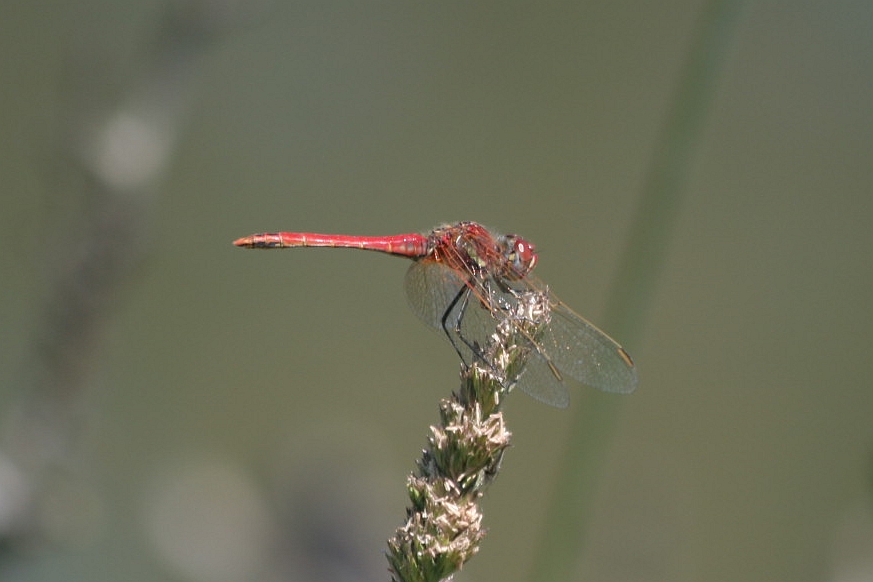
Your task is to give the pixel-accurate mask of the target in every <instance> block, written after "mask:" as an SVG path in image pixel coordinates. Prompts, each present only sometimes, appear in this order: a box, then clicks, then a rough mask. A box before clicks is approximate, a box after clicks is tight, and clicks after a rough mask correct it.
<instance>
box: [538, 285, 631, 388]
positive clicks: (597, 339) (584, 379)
mask: <svg viewBox="0 0 873 582" xmlns="http://www.w3.org/2000/svg"><path fill="white" fill-rule="evenodd" d="M551 304H552V305H551V321H550V322H549V325H548V326H547V328H546V330H545V331H544V332H543V334H542V335H541V336H540V340H539V344H540V346H541V348H542V350H543V357H544V359H546V360H547V361H548V360H550V361H551V363H552V364H553V365H554V367H555V368H557V369H558V370H559V371H560V373H561V374H563V375H567V376H571V377H573V378H575V379H576V380H578V381H579V382H581V383H583V384H585V385H586V386H591V387H593V388H597V389H598V390H602V391H603V392H613V393H618V394H627V393H630V392H633V391H634V390H636V387H637V370H636V368H635V367H634V364H633V361H632V360H631V358H630V356H629V355H628V353H627V352H626V351H624V348H622V347H621V346H620V345H619V344H618V342H616V341H615V340H614V339H612V338H611V337H609V336H608V335H606V334H605V333H604V332H602V331H601V330H599V329H598V328H597V327H596V326H595V325H594V324H592V323H590V322H588V321H587V320H585V319H584V318H582V317H581V316H579V315H577V314H576V313H574V312H573V310H571V309H570V308H569V307H567V306H566V305H564V303H563V302H561V301H559V300H558V299H556V298H554V297H553V298H552V301H551ZM545 367H546V369H547V370H548V371H551V370H550V368H549V366H548V365H546V366H545Z"/></svg>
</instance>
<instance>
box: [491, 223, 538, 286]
mask: <svg viewBox="0 0 873 582" xmlns="http://www.w3.org/2000/svg"><path fill="white" fill-rule="evenodd" d="M500 246H501V249H502V251H503V256H504V257H506V267H507V271H508V272H507V273H506V275H507V276H508V277H510V278H511V279H521V278H522V277H524V276H525V275H527V274H528V273H530V272H531V271H533V268H534V267H535V266H536V264H537V253H536V250H535V249H534V246H533V244H531V243H529V242H527V241H526V240H525V239H523V238H521V237H520V236H517V235H514V234H508V235H506V236H504V237H503V239H502V240H501V245H500Z"/></svg>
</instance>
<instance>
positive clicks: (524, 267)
mask: <svg viewBox="0 0 873 582" xmlns="http://www.w3.org/2000/svg"><path fill="white" fill-rule="evenodd" d="M233 244H235V245H236V246H238V247H246V248H253V249H275V248H294V247H343V248H356V249H364V250H370V251H378V252H381V253H387V254H390V255H395V256H400V257H407V258H410V259H412V260H413V261H415V262H414V263H413V264H412V266H410V267H409V270H408V271H407V273H406V281H405V288H406V295H407V298H408V299H409V304H410V306H411V307H412V310H413V311H414V312H415V313H416V315H418V317H420V318H421V319H422V320H423V321H424V322H425V323H426V324H428V325H430V326H431V327H433V328H435V329H437V330H440V331H442V332H444V333H445V335H446V337H447V338H448V339H449V341H450V342H451V343H452V345H453V346H454V347H455V350H456V351H457V352H458V354H459V355H460V356H461V358H462V360H464V362H465V363H466V364H468V365H469V364H470V363H472V361H473V360H475V359H476V358H477V357H479V354H480V352H479V347H480V346H482V345H484V343H485V342H486V341H487V340H488V338H490V337H491V335H492V334H493V333H494V330H495V329H496V327H497V324H498V322H500V321H502V320H505V319H507V317H509V314H510V313H511V312H512V310H513V307H515V306H516V305H517V304H518V302H519V298H520V297H522V294H524V293H526V292H535V293H541V294H544V296H545V297H547V298H548V304H549V308H550V309H549V315H548V318H549V319H548V324H547V325H546V326H545V329H544V330H543V331H542V333H538V334H537V336H536V339H533V338H530V337H529V336H527V337H528V338H529V340H530V342H531V345H530V346H529V347H530V348H531V355H530V357H529V360H528V362H527V365H526V367H525V369H524V370H523V372H522V373H521V375H520V377H519V378H518V379H517V385H518V386H519V387H520V388H521V389H522V390H524V391H525V392H527V393H528V394H530V395H531V396H533V397H534V398H536V399H537V400H540V401H542V402H545V403H546V404H550V405H552V406H557V407H559V408H564V407H566V406H567V404H568V403H569V400H570V398H569V394H568V391H567V387H566V382H567V380H568V379H574V380H576V381H578V382H581V383H582V384H585V385H588V386H592V387H594V388H597V389H599V390H602V391H604V392H615V393H622V394H626V393H629V392H633V391H634V390H635V389H636V387H637V372H636V368H635V367H634V363H633V360H631V357H630V355H629V354H628V353H627V352H626V351H625V350H624V348H622V347H621V346H620V345H619V344H618V343H617V342H616V341H615V340H613V339H612V338H610V337H609V336H608V335H606V334H605V333H604V332H602V331H601V330H599V329H598V328H597V327H595V326H594V325H593V324H591V323H590V322H588V321H587V320H586V319H584V318H582V317H581V316H579V315H577V314H576V313H575V312H573V310H571V309H570V308H569V307H567V306H566V305H565V304H564V303H563V302H561V301H560V300H559V299H558V298H557V297H555V296H554V295H553V294H552V293H551V292H550V291H549V290H548V287H546V286H545V285H543V284H542V283H541V282H540V281H539V280H538V279H536V277H534V276H533V275H532V274H531V271H532V270H533V268H534V266H535V265H536V263H537V255H536V252H535V250H534V246H533V245H532V244H531V243H529V242H527V241H526V240H525V239H523V238H521V237H519V236H516V235H497V234H495V233H492V232H490V231H489V230H488V229H486V228H485V227H484V226H482V225H480V224H478V223H475V222H459V223H456V224H448V225H443V226H440V227H438V228H436V229H434V230H433V231H432V232H430V233H429V234H427V235H422V234H417V233H416V234H399V235H394V236H349V235H337V234H314V233H304V232H277V233H261V234H253V235H251V236H246V237H243V238H240V239H237V240H236V241H234V243H233Z"/></svg>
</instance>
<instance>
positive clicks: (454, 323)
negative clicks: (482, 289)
mask: <svg viewBox="0 0 873 582" xmlns="http://www.w3.org/2000/svg"><path fill="white" fill-rule="evenodd" d="M469 297H470V288H469V287H467V286H466V285H465V286H463V287H461V288H460V289H458V292H457V294H455V296H454V298H453V299H452V300H451V301H450V302H449V305H448V306H447V307H446V310H445V312H444V313H443V316H442V318H441V319H440V325H441V326H442V328H443V332H444V333H445V334H446V337H447V338H448V339H449V342H451V344H452V347H453V348H455V351H456V352H457V353H458V357H460V358H461V361H462V362H464V364H465V365H468V366H469V365H470V364H472V363H473V362H472V359H470V361H469V362H468V361H467V357H466V356H465V355H464V353H463V352H462V351H461V346H460V345H459V344H458V341H459V340H460V342H461V343H462V344H463V345H464V346H466V347H467V349H469V350H470V351H471V352H472V353H473V354H474V355H477V351H478V350H476V349H475V347H474V346H472V345H470V342H469V341H467V339H466V338H464V335H463V334H462V333H461V321H462V320H463V319H464V313H465V312H466V311H467V305H468V304H469ZM456 311H457V313H456V314H453V313H454V312H456Z"/></svg>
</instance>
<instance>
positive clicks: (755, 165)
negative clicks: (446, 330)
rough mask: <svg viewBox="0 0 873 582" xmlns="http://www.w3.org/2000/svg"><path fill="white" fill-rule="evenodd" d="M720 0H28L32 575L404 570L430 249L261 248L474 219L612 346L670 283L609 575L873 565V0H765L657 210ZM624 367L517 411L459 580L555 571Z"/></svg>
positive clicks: (6, 467)
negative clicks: (545, 565)
mask: <svg viewBox="0 0 873 582" xmlns="http://www.w3.org/2000/svg"><path fill="white" fill-rule="evenodd" d="M710 6H711V5H710V4H708V3H706V2H694V1H688V0H686V1H672V2H658V3H649V4H644V3H638V2H606V1H595V2H586V3H575V4H574V3H561V2H546V3H538V4H536V5H528V4H526V3H520V2H509V3H507V2H500V3H498V2H477V3H472V4H470V3H463V2H454V3H445V2H441V3H359V2H306V1H304V2H295V3H289V2H268V1H267V0H256V1H250V2H238V1H234V0H211V1H210V0H175V1H167V2H152V3H146V2H118V1H117V0H115V1H112V2H109V1H105V0H104V1H96V0H90V1H86V2H78V3H67V2H39V3H35V2H21V1H15V0H13V1H10V2H6V3H4V6H3V8H2V9H0V15H2V18H0V78H2V79H3V83H2V85H3V87H2V90H0V98H2V101H0V127H2V133H0V136H2V137H0V148H2V151H0V176H2V177H3V182H2V196H3V204H2V208H3V211H2V213H0V237H2V238H0V241H2V244H0V273H2V277H0V334H2V335H0V341H2V350H0V358H2V359H0V578H2V579H3V580H10V581H16V582H18V581H43V582H51V581H61V580H63V581H68V580H89V581H103V580H106V581H109V580H119V579H124V580H130V581H138V580H143V581H146V580H149V581H168V582H183V581H194V582H199V581H218V582H222V581H232V580H233V581H271V582H272V581H280V580H301V581H319V580H333V581H336V580H342V581H345V580H348V581H353V580H367V581H369V580H387V579H388V574H387V571H386V569H387V564H386V562H385V560H384V556H383V551H384V548H385V540H386V539H387V538H388V537H389V536H390V535H391V534H392V533H393V531H394V528H395V527H397V526H398V525H400V524H401V522H402V520H403V518H404V508H405V506H406V495H405V487H404V482H405V476H406V474H407V473H408V472H409V471H410V470H412V468H413V463H414V460H415V459H416V458H417V457H418V455H419V452H420V449H421V447H422V446H424V444H425V439H426V435H427V427H428V425H429V424H431V423H433V422H436V420H437V403H438V400H439V399H440V398H441V397H444V396H447V395H448V393H449V392H450V391H451V390H452V389H454V388H455V386H456V382H457V374H458V365H457V361H456V356H455V355H454V354H453V352H452V350H451V349H450V347H449V346H448V345H447V344H446V343H445V342H444V341H443V340H442V339H440V338H439V337H438V336H437V335H436V334H433V333H430V332H428V331H427V330H426V328H425V327H424V326H422V325H421V324H420V323H419V322H418V321H417V319H416V317H415V316H414V315H413V314H412V313H411V312H410V311H409V310H408V309H407V308H406V305H405V299H404V294H403V289H402V281H403V275H404V271H405V268H406V266H407V265H406V264H405V263H404V262H403V261H401V260H398V259H394V258H391V257H385V256H380V255H377V254H370V253H358V252H354V251H338V250H324V249H312V250H305V251H285V252H274V253H254V252H250V251H243V250H240V249H236V248H234V247H233V246H232V245H231V241H232V240H233V239H235V238H237V237H239V236H243V235H247V234H250V233H253V232H262V231H271V230H303V231H315V232H340V233H349V234H396V233H401V232H408V231H427V230H429V229H430V228H432V227H433V226H435V225H437V224H440V223H442V222H448V221H457V220H476V221H480V222H482V223H484V224H486V225H489V226H491V227H493V228H495V229H498V230H501V231H503V232H517V233H520V234H523V235H524V236H525V237H526V238H528V239H530V240H531V241H533V242H534V243H536V244H537V247H538V250H539V251H540V262H539V266H538V267H537V270H538V275H539V276H540V277H541V278H542V279H543V280H545V281H547V282H548V283H549V284H550V285H551V286H552V288H553V289H554V290H556V293H557V294H558V295H560V296H561V298H562V299H563V300H564V301H565V302H566V303H568V304H569V305H571V306H572V307H574V308H575V309H576V310H578V311H579V312H580V313H582V314H583V315H585V316H586V317H588V318H590V319H591V320H592V321H594V322H595V323H598V324H601V325H603V326H605V327H607V330H608V331H610V330H609V328H608V325H609V322H608V321H604V318H605V316H606V312H607V305H609V304H610V302H611V301H613V299H614V297H615V296H616V294H617V293H622V292H627V291H628V290H627V289H622V288H621V286H622V283H621V282H622V281H631V283H632V282H633V281H634V280H635V279H634V278H633V276H631V278H630V279H626V278H625V279H622V278H619V272H620V270H621V265H622V264H627V263H625V262H624V261H627V258H626V257H627V255H626V253H627V252H631V251H632V252H635V253H636V254H635V255H634V257H635V258H634V260H633V261H636V264H638V265H642V266H644V267H645V268H649V269H651V270H652V276H650V277H647V278H644V279H641V280H642V281H643V284H644V285H645V288H642V289H631V290H630V292H631V293H638V294H639V296H640V297H642V298H643V300H642V303H641V304H640V305H642V309H641V310H640V311H639V313H635V314H634V322H633V325H634V331H633V333H626V334H625V337H622V336H621V335H619V331H616V330H612V331H613V332H614V333H615V334H616V335H617V339H618V340H619V341H621V342H622V343H624V345H625V347H626V348H627V349H628V351H629V352H630V353H631V354H633V355H634V357H635V359H636V361H637V364H638V367H639V370H640V379H641V380H640V387H639V390H638V391H637V393H635V394H633V395H632V396H629V397H623V398H622V399H621V406H622V410H621V414H620V415H618V416H617V421H616V422H617V424H616V425H615V426H614V432H613V436H614V438H613V439H612V440H611V442H608V443H604V444H603V447H604V454H605V455H606V457H605V458H606V459H607V460H606V461H605V463H604V464H603V466H602V467H601V468H602V474H601V475H599V477H598V483H599V484H600V487H599V492H598V494H597V496H596V499H595V500H594V501H593V507H594V508H595V509H594V515H593V519H592V522H591V524H590V525H589V527H588V528H587V532H586V534H585V537H584V540H578V541H577V540H573V539H568V540H566V543H568V544H573V545H574V547H575V545H578V555H579V565H578V567H577V571H578V578H577V579H579V580H623V581H627V580H647V581H652V580H672V581H677V580H678V581H691V580H707V581H720V580H724V581H728V580H731V581H733V580H752V581H754V580H761V581H763V580H768V581H772V580H791V581H804V580H809V581H812V580H816V581H817V580H827V581H849V580H851V581H855V580H873V501H871V500H873V497H871V492H873V486H871V479H873V391H871V380H870V379H871V377H873V363H871V362H873V358H871V357H870V356H869V354H868V353H867V352H868V349H869V346H870V344H871V340H873V308H871V306H870V296H871V294H870V287H871V283H873V260H871V254H873V253H871V251H873V234H871V233H873V228H871V226H870V221H871V219H873V163H871V161H873V107H871V103H873V35H871V34H870V30H871V26H873V4H871V3H869V2H866V1H862V0H836V1H830V2H825V1H823V0H807V1H800V2H778V1H770V2H766V1H765V2H746V3H744V4H743V5H742V6H738V5H731V8H730V9H729V10H728V12H729V13H730V14H732V16H730V17H729V18H726V19H725V21H724V23H723V26H716V27H715V30H717V31H718V34H721V35H723V37H724V40H723V41H722V42H720V43H719V44H717V46H718V47H719V48H718V49H717V50H716V52H715V54H714V57H715V58H714V59H713V60H712V62H711V63H710V64H709V65H707V66H708V67H709V68H708V69H707V70H708V71H709V73H711V77H710V80H709V81H708V82H709V83H710V84H709V85H708V89H707V90H706V91H704V92H703V93H704V94H703V95H702V96H701V97H700V98H699V100H698V102H697V103H698V105H700V107H701V109H700V111H701V112H702V113H701V116H700V123H698V124H697V125H695V126H693V127H694V128H695V131H694V132H693V133H691V134H689V135H688V136H686V137H687V142H683V143H687V146H688V149H687V151H686V152H685V154H684V156H683V157H682V159H683V160H684V164H683V165H682V166H681V167H680V168H679V170H678V174H677V175H676V176H675V188H674V191H673V192H671V193H670V198H669V202H663V203H657V204H655V206H654V207H651V206H643V205H642V203H641V200H642V199H643V196H644V193H645V192H646V191H647V188H648V186H647V184H649V182H650V177H651V175H652V172H653V168H656V167H657V164H658V159H659V156H661V155H662V153H663V148H664V147H665V146H664V137H663V136H664V135H665V134H668V133H669V131H670V127H671V124H674V126H675V124H676V123H677V122H676V118H675V114H674V113H672V112H673V111H674V108H675V104H676V103H677V95H678V94H679V93H680V92H681V91H680V88H681V87H682V86H683V83H684V82H685V81H687V78H686V77H684V76H683V71H685V67H686V63H688V62H690V60H693V57H695V56H697V55H695V50H696V49H695V47H697V46H698V45H697V44H696V43H698V42H699V40H697V39H698V35H700V34H702V31H703V34H704V36H706V34H707V33H706V32H705V31H706V30H707V28H706V27H707V26H711V25H712V24H711V22H710V24H706V23H707V22H708V21H707V18H708V17H707V16H706V15H707V14H709V12H708V10H710ZM716 24H719V23H716ZM684 80H685V81H684ZM680 109H681V108H680ZM678 113H679V115H680V116H681V114H682V111H679V112H678ZM679 125H680V126H681V123H679ZM656 202H657V200H656ZM658 204H662V206H663V207H662V206H658ZM647 228H650V229H659V231H660V232H663V233H664V236H663V238H662V239H659V240H661V241H662V246H660V247H658V248H652V249H646V248H643V249H642V251H640V249H637V250H636V251H633V247H629V246H628V245H629V244H631V243H629V242H628V241H630V240H633V237H634V236H635V234H636V233H637V232H638V231H639V230H640V229H647ZM628 249H631V251H628ZM649 250H651V253H652V256H651V257H649V256H647V255H646V253H647V252H648V251H649ZM623 257H624V258H623ZM633 261H631V263H633ZM616 281H619V282H618V283H616ZM588 392H589V391H586V390H579V391H577V392H574V393H573V394H572V402H571V409H570V410H569V411H564V410H557V409H552V408H549V407H547V406H544V405H541V404H539V403H537V402H535V401H534V400H532V399H530V398H528V397H527V396H525V395H524V394H518V395H513V397H512V398H511V399H510V400H509V402H508V403H507V406H506V410H505V414H506V418H507V423H508V426H509V428H510V430H512V431H513V433H514V441H513V447H512V448H511V449H510V450H509V451H508V453H507V455H506V457H505V459H504V465H503V472H502V474H501V475H500V477H499V478H498V480H497V482H496V483H495V485H494V486H493V487H492V488H491V489H490V491H489V493H488V496H487V497H486V498H485V500H484V506H485V525H486V527H487V528H488V529H489V535H488V536H487V537H486V538H485V540H484V542H483V545H482V549H481V551H480V553H479V555H477V556H476V557H475V558H474V559H473V560H472V561H471V562H470V563H469V564H468V565H467V566H466V567H465V569H464V570H463V572H462V573H461V574H460V575H459V576H458V577H457V579H458V580H467V581H475V580H507V581H515V580H518V581H521V580H534V579H536V574H535V572H532V568H533V564H534V554H535V551H536V548H537V546H538V543H539V540H540V539H541V538H542V536H543V533H544V529H546V528H548V527H549V526H548V524H547V523H546V518H545V515H546V514H547V513H548V511H547V508H548V507H549V504H550V503H552V500H550V496H551V494H552V492H553V491H554V488H555V484H556V480H559V479H561V469H562V467H561V464H562V462H561V458H562V454H563V450H564V446H565V441H566V438H567V434H568V432H569V429H570V423H571V422H572V421H573V418H574V414H575V412H576V411H578V410H580V409H582V410H584V409H585V407H586V406H587V405H589V404H591V402H592V399H594V398H595V396H593V395H591V394H589V393H588ZM610 398H619V397H610Z"/></svg>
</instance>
